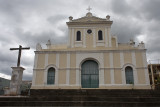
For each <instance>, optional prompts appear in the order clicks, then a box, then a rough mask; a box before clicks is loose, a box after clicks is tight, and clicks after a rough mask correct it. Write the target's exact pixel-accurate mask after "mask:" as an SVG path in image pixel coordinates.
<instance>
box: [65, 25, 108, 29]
mask: <svg viewBox="0 0 160 107" xmlns="http://www.w3.org/2000/svg"><path fill="white" fill-rule="evenodd" d="M97 27H106V28H109V27H110V25H109V26H106V25H104V26H103V25H99V26H96V27H92V26H90V27H87V26H86V27H76V26H74V27H68V28H71V29H73V28H77V29H82V28H85V29H95V28H97Z"/></svg>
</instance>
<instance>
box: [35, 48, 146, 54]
mask: <svg viewBox="0 0 160 107" xmlns="http://www.w3.org/2000/svg"><path fill="white" fill-rule="evenodd" d="M131 51H135V52H143V51H146V49H128V50H90V51H89V50H83V49H82V50H76V51H75V50H68V51H64V50H61V51H59V50H57V51H54V50H53V51H35V53H36V54H46V53H47V54H52V53H110V52H131Z"/></svg>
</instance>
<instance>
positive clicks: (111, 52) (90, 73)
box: [31, 12, 150, 89]
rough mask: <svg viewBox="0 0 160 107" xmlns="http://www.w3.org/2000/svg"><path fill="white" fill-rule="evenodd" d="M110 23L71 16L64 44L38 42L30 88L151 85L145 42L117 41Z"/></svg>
mask: <svg viewBox="0 0 160 107" xmlns="http://www.w3.org/2000/svg"><path fill="white" fill-rule="evenodd" d="M112 23H113V21H111V20H110V16H109V15H108V16H106V18H104V19H103V18H99V17H96V16H93V15H92V13H90V12H88V13H87V14H86V16H84V17H82V18H79V19H73V17H71V16H70V17H69V22H67V26H68V43H67V44H66V45H53V44H52V43H51V42H50V41H48V43H47V49H42V47H41V45H40V44H37V46H36V51H35V61H34V69H33V79H32V87H31V89H83V88H85V89H86V88H89V89H133V88H134V89H150V81H149V76H148V70H147V60H146V49H145V46H144V43H143V42H141V43H139V45H138V46H135V43H134V41H132V40H131V41H130V42H129V43H125V44H124V43H118V41H117V37H116V36H113V35H112V34H111V25H112Z"/></svg>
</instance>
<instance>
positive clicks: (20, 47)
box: [10, 45, 30, 67]
mask: <svg viewBox="0 0 160 107" xmlns="http://www.w3.org/2000/svg"><path fill="white" fill-rule="evenodd" d="M24 49H28V50H29V49H30V47H25V48H22V46H21V45H19V48H10V50H19V54H18V61H17V67H19V66H20V59H21V52H22V50H24Z"/></svg>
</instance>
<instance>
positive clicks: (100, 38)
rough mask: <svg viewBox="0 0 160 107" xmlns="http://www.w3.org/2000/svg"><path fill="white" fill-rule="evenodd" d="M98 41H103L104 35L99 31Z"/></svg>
mask: <svg viewBox="0 0 160 107" xmlns="http://www.w3.org/2000/svg"><path fill="white" fill-rule="evenodd" d="M98 40H103V34H102V31H101V30H99V31H98Z"/></svg>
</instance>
